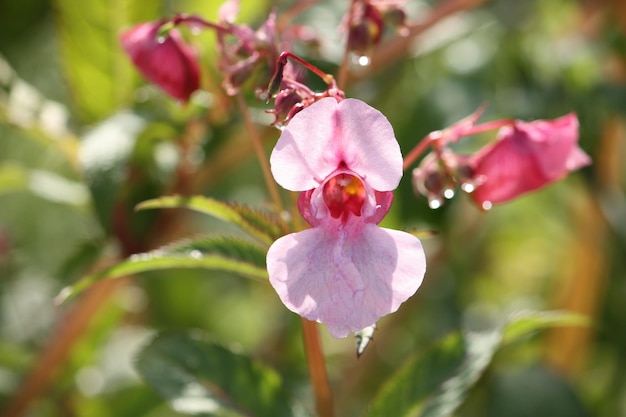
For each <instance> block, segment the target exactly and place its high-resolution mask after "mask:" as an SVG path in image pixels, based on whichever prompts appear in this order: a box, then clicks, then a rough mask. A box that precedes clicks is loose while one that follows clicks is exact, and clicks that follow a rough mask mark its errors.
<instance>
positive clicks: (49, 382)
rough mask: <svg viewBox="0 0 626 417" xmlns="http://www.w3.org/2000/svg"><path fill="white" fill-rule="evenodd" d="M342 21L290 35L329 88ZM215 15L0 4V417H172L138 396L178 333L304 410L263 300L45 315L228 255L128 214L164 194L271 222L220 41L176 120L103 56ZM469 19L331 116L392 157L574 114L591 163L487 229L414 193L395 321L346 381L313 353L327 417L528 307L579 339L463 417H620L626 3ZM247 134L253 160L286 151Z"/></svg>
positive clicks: (247, 296)
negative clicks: (414, 272)
mask: <svg viewBox="0 0 626 417" xmlns="http://www.w3.org/2000/svg"><path fill="white" fill-rule="evenodd" d="M293 3H294V1H279V2H266V1H253V0H249V1H243V4H242V12H241V14H240V21H242V22H249V23H250V24H251V25H252V26H253V27H255V26H256V25H258V24H260V23H261V22H262V21H263V20H264V18H265V16H267V13H268V11H269V10H270V9H271V7H272V6H276V7H277V8H278V10H279V12H280V11H281V10H285V9H287V8H288V7H289V6H290V5H292V4H293ZM347 3H348V2H347V1H344V2H339V1H320V2H318V3H317V4H315V5H313V6H312V7H310V8H309V9H307V10H306V12H304V13H303V14H302V15H301V16H298V18H297V22H298V23H302V24H307V25H309V26H311V27H312V28H313V29H314V30H315V31H316V32H317V33H318V36H319V40H320V47H319V49H318V50H317V51H313V50H310V49H307V48H306V47H296V51H297V52H298V53H301V54H302V55H303V56H304V57H306V58H308V59H310V60H311V61H312V62H315V63H316V64H317V65H319V66H320V67H322V68H323V69H324V70H325V71H329V72H333V71H336V69H337V66H338V62H339V61H340V57H341V45H342V44H341V39H342V38H341V33H340V32H339V31H338V30H337V27H338V25H339V23H340V19H341V16H342V14H343V13H344V11H345V9H346V8H347ZM440 3H444V2H443V1H442V2H440ZM450 3H454V4H470V3H472V2H467V1H466V2H462V1H453V2H450ZM474 3H476V2H474ZM437 4H439V3H438V2H436V1H428V2H425V1H414V0H410V1H409V2H408V4H407V9H408V11H409V17H410V18H411V20H413V21H416V20H419V19H420V18H422V17H423V16H425V15H427V13H428V8H429V7H431V6H434V5H437ZM218 7H219V2H214V1H206V0H184V1H183V0H181V1H173V0H170V1H166V0H163V1H160V2H159V1H151V2H146V1H139V0H126V1H125V0H112V1H111V0H109V1H105V0H91V1H78V0H57V1H49V0H25V1H21V2H17V1H14V2H11V1H8V0H0V54H1V55H0V410H5V411H6V413H7V415H13V416H17V415H24V416H42V417H47V416H50V417H57V416H59V417H61V416H63V417H66V416H90V417H98V416H116V417H125V416H128V417H131V416H133V417H135V416H166V415H167V416H170V415H176V413H175V412H174V411H172V410H171V409H169V408H168V407H167V406H166V405H165V404H164V402H163V401H162V400H161V399H160V398H159V397H158V396H157V395H156V393H155V392H154V391H153V390H152V389H151V388H150V387H147V386H145V385H144V384H143V383H142V382H141V381H140V380H139V378H138V377H137V374H136V372H135V371H134V370H133V366H132V363H133V355H134V354H135V352H136V351H137V349H139V347H140V346H142V345H143V344H145V343H146V341H147V340H148V339H149V337H150V336H151V335H152V334H154V332H155V331H156V330H162V329H187V328H199V329H204V330H206V331H207V332H209V333H210V334H212V335H215V338H216V339H217V340H220V341H222V342H223V343H225V344H227V345H236V346H239V347H240V349H242V350H243V351H246V352H249V353H251V354H252V356H254V357H256V358H259V359H260V360H262V361H263V362H265V363H267V364H269V365H271V366H273V367H274V368H276V369H277V370H278V371H279V373H280V374H281V375H283V377H284V378H285V380H286V383H287V385H288V386H289V387H290V390H292V391H294V392H297V393H299V394H300V395H302V396H303V397H304V398H305V406H307V407H310V402H311V401H312V400H311V393H310V387H309V385H308V384H309V382H308V377H307V371H306V364H305V361H304V352H303V349H302V343H301V339H300V338H301V336H300V330H299V320H298V319H297V316H295V315H294V314H292V313H290V312H288V311H287V310H286V309H285V308H284V307H283V306H282V305H281V304H280V302H279V300H278V298H277V297H276V295H275V294H274V292H273V290H272V289H271V287H270V286H268V285H262V284H259V283H256V282H252V281H248V280H245V279H244V278H240V277H233V276H229V275H227V274H219V273H208V272H206V271H195V270H175V271H164V272H158V273H150V274H143V275H141V276H137V277H133V278H132V279H130V278H129V279H123V280H118V281H110V282H105V283H102V285H97V286H95V287H94V288H92V290H91V291H89V292H87V293H85V294H83V295H82V296H81V297H79V298H78V299H76V300H74V301H72V302H70V303H68V304H64V305H62V306H56V305H55V304H54V301H53V299H54V297H55V296H56V295H57V294H58V292H59V291H60V290H61V289H62V288H63V287H65V286H66V285H68V284H71V283H73V282H75V281H76V280H77V279H78V278H79V277H80V276H81V275H83V274H85V273H87V272H89V271H93V270H95V269H97V268H100V267H102V266H104V265H107V264H109V263H111V262H114V261H115V260H118V259H120V258H122V257H125V256H129V255H131V254H133V253H137V252H141V251H145V250H149V249H152V248H155V247H158V246H159V245H162V244H164V243H167V242H170V241H173V240H176V239H179V238H182V237H184V236H189V235H196V234H200V233H205V232H211V233H218V234H219V233H233V228H232V227H230V226H228V225H225V224H223V223H220V222H218V221H213V220H211V219H207V218H206V217H202V216H199V215H196V214H190V213H183V212H178V211H176V212H175V213H173V212H168V213H162V212H159V211H155V212H145V213H144V212H141V213H134V212H133V207H134V205H135V204H136V203H138V202H140V201H143V200H146V199H148V198H153V197H156V196H159V195H164V194H170V193H173V192H177V193H181V194H189V193H197V194H204V195H209V196H212V197H216V198H220V199H225V200H231V201H238V202H243V203H247V204H250V205H253V206H258V207H265V206H266V205H267V203H268V200H269V198H268V196H267V193H266V192H265V190H264V186H263V183H262V176H261V174H260V168H259V164H258V162H257V161H256V160H255V159H254V155H253V152H252V147H251V145H250V143H249V139H248V137H247V134H246V131H245V128H244V126H243V122H242V118H241V116H240V115H239V114H238V112H237V111H236V109H235V106H234V103H233V102H232V100H231V99H230V98H229V97H227V96H226V95H225V94H224V93H223V92H222V91H221V90H220V87H219V84H220V82H221V80H220V78H219V74H218V72H217V69H216V64H215V49H214V47H213V41H214V37H213V35H212V34H202V35H200V36H191V34H189V33H187V34H186V35H190V36H189V39H190V42H192V43H193V44H194V45H195V46H196V47H198V49H199V50H201V51H202V55H201V56H202V59H203V66H204V68H203V70H204V74H203V76H204V78H203V83H204V84H203V86H204V88H205V90H206V91H205V92H202V93H198V94H196V96H195V97H194V99H193V100H192V103H191V104H190V105H188V106H186V107H181V106H179V105H178V104H176V103H174V102H173V101H172V100H170V99H169V98H167V97H165V96H164V94H162V93H160V92H159V91H157V90H156V89H155V88H154V87H152V86H149V85H146V83H145V81H143V80H142V79H141V77H140V76H139V75H138V74H137V73H136V71H135V70H134V69H133V68H132V67H131V65H130V63H129V60H128V59H127V57H126V56H124V55H123V53H122V51H121V48H120V46H119V43H118V40H117V39H118V35H119V33H120V31H121V30H122V29H124V28H128V27H129V26H131V25H132V24H134V23H138V22H141V21H146V20H153V19H156V18H159V17H161V16H170V15H172V14H173V13H176V12H188V13H199V14H201V15H202V16H204V17H205V18H207V19H209V20H215V19H216V16H217V8H218ZM466 8H467V10H465V11H462V12H459V13H455V14H453V15H451V16H450V17H448V18H446V19H444V20H442V21H441V22H439V23H438V24H436V25H434V26H433V27H432V28H430V29H429V30H427V31H425V32H424V33H423V34H422V35H421V36H419V37H418V38H417V39H416V42H415V44H414V45H412V46H411V47H410V48H408V49H407V50H406V51H404V53H403V54H400V55H398V56H396V57H395V58H394V59H393V60H389V61H386V62H377V61H376V54H374V56H373V58H374V61H373V64H372V66H371V67H369V68H354V70H355V74H356V75H355V77H354V80H353V82H351V83H350V85H349V87H348V88H347V91H346V92H347V95H349V96H351V97H356V98H360V99H363V100H366V101H367V102H368V103H369V104H371V105H372V106H374V107H376V108H378V109H380V110H381V111H382V112H383V113H384V114H385V115H386V116H387V117H388V118H389V120H390V121H391V123H392V124H393V126H394V129H395V130H396V136H397V138H398V140H399V141H400V144H401V147H402V150H403V152H404V153H407V152H408V151H409V150H410V149H411V148H412V147H413V146H414V145H415V144H416V143H417V142H418V141H419V140H420V139H421V138H422V137H424V136H425V135H426V134H427V133H429V132H430V131H432V130H437V129H441V128H443V127H445V126H448V125H450V124H451V123H453V122H455V121H456V120H458V119H460V118H462V117H464V116H466V115H468V114H470V113H472V112H473V111H474V110H475V109H476V108H477V107H478V106H480V105H481V104H483V103H487V104H488V108H487V111H486V113H485V115H484V116H483V118H482V120H485V121H487V120H494V119H499V118H519V119H528V120H531V119H539V118H544V119H547V118H554V117H557V116H560V115H563V114H565V113H567V112H570V111H575V112H576V113H577V114H578V117H579V119H580V124H581V129H580V133H581V137H580V144H581V147H582V148H583V149H584V150H585V151H586V152H587V153H589V154H590V155H591V156H592V158H593V161H594V163H593V165H591V166H590V167H587V168H585V169H583V170H582V171H580V172H577V173H574V174H572V175H570V177H568V178H567V179H565V180H564V181H561V182H559V183H557V184H554V185H552V186H550V187H548V188H546V189H544V190H541V191H539V192H536V193H533V194H531V195H528V196H524V197H522V198H520V199H518V200H516V201H514V202H512V203H510V204H506V205H502V206H496V207H495V208H494V209H492V210H491V211H489V212H486V213H484V212H481V211H479V210H478V209H477V208H475V207H474V206H473V205H472V203H471V201H470V199H469V198H468V197H467V196H466V195H462V194H461V193H459V195H457V197H455V198H454V199H453V200H451V201H449V202H447V203H446V205H445V206H444V207H443V208H441V209H438V210H435V211H433V210H430V209H429V208H428V205H427V201H426V199H425V198H423V197H415V196H414V194H413V192H412V189H411V184H410V175H406V176H405V178H404V179H403V181H402V183H401V186H400V188H399V190H398V192H397V193H396V199H395V204H394V207H393V208H392V212H391V213H390V215H389V216H388V218H387V219H386V220H385V224H386V225H387V226H389V227H395V228H400V229H414V228H415V229H420V230H424V231H427V233H424V235H425V236H426V237H425V238H424V244H425V248H426V252H427V257H428V271H427V275H426V278H425V282H424V284H423V286H422V288H421V289H420V290H419V291H418V293H417V294H416V295H415V296H414V297H413V298H411V299H410V300H409V301H408V302H407V303H406V304H405V305H404V306H403V307H402V308H401V309H400V311H399V312H398V313H396V314H394V315H392V316H390V317H386V318H384V319H383V320H381V322H380V323H379V331H378V333H377V335H376V337H375V341H374V342H373V345H372V346H370V348H369V349H368V351H367V352H366V354H365V355H364V356H363V357H362V358H361V359H360V360H359V361H356V360H355V358H354V342H353V340H352V339H350V338H348V339H342V340H334V339H332V338H330V337H327V335H326V334H325V333H324V331H323V332H322V333H323V334H324V336H325V337H324V345H325V350H326V355H327V358H328V367H329V373H330V377H331V384H332V386H333V389H334V391H335V394H336V407H337V410H338V415H342V416H343V415H347V416H350V415H358V414H359V413H360V411H361V410H362V409H363V408H364V401H365V400H366V399H368V398H370V397H371V396H372V394H373V393H374V392H376V390H377V389H378V388H379V387H380V385H381V383H382V381H384V379H385V378H386V377H387V376H389V375H390V374H391V373H392V372H393V370H394V369H395V368H397V367H398V366H399V365H400V364H401V363H402V362H403V361H404V360H405V359H406V358H407V357H408V356H409V355H410V354H411V353H412V352H415V351H419V350H423V349H425V348H426V347H428V346H429V345H431V344H432V343H434V341H436V340H438V339H439V338H441V337H443V336H444V335H446V334H447V333H448V332H450V331H452V330H454V329H459V328H466V329H471V330H480V329H483V328H489V327H490V326H492V325H493V324H494V323H497V322H499V321H500V320H501V319H502V318H503V317H506V316H507V315H509V314H510V313H513V312H516V311H520V310H528V309H532V310H547V309H568V310H572V311H576V312H580V313H583V314H586V315H589V316H590V317H591V318H592V321H593V325H592V326H590V327H589V328H576V329H574V328H562V329H554V330H551V331H549V332H545V333H542V335H540V336H538V337H533V338H532V339H530V340H528V341H526V342H524V343H520V344H516V345H514V346H511V347H508V348H506V349H504V350H503V351H501V352H499V353H498V355H497V356H496V358H495V360H494V363H493V364H492V366H491V367H490V368H489V370H488V371H487V373H486V374H485V375H483V377H482V379H481V381H480V383H479V384H478V386H477V388H476V389H475V390H473V391H472V393H471V395H470V397H469V399H468V401H466V403H465V404H464V405H463V407H462V408H461V409H460V410H459V411H458V412H457V415H458V416H520V417H522V416H529V417H530V416H539V417H541V416H546V417H553V416H568V417H571V416H606V417H614V416H621V415H626V372H624V371H625V370H626V332H625V331H624V329H625V326H626V303H625V302H624V300H626V280H625V279H624V278H625V275H626V256H624V255H625V254H626V198H625V194H624V192H625V184H626V168H625V166H626V164H624V163H623V162H622V161H624V160H626V141H625V139H626V88H625V82H626V37H625V35H626V3H624V2H623V1H621V0H588V1H574V0H493V1H487V2H485V3H484V4H480V5H477V6H476V7H466ZM247 99H248V101H249V105H250V107H251V110H252V115H253V117H255V118H257V119H258V120H259V123H260V124H261V126H264V125H265V126H266V125H267V123H268V120H269V121H271V118H268V117H267V116H266V115H265V114H264V113H263V110H264V109H266V108H267V106H265V105H264V104H263V103H262V102H261V101H259V100H256V99H255V98H254V96H253V94H252V93H250V94H247ZM261 132H262V134H263V138H264V140H265V143H266V145H267V151H268V154H269V150H270V149H271V146H272V144H273V143H274V141H275V140H276V138H277V137H278V134H279V132H278V131H277V130H275V129H271V128H269V127H267V128H266V127H261ZM490 139H493V135H491V136H490V135H484V136H483V137H481V138H476V139H474V141H470V142H469V143H468V145H467V146H468V149H475V148H476V147H477V146H478V145H479V143H481V141H484V140H490ZM285 199H287V194H285ZM10 410H12V411H10ZM9 412H11V413H13V414H9ZM0 413H1V412H0Z"/></svg>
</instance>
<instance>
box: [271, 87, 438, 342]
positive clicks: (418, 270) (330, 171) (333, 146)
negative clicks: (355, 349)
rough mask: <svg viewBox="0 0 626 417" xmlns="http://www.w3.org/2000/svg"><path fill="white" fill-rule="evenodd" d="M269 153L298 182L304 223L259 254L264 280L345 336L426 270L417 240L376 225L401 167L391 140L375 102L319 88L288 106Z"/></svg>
mask: <svg viewBox="0 0 626 417" xmlns="http://www.w3.org/2000/svg"><path fill="white" fill-rule="evenodd" d="M270 162H271V166H272V174H273V175H274V178H275V179H276V181H277V182H278V183H279V184H280V185H281V186H283V187H284V188H286V189H288V190H291V191H303V192H302V193H301V194H300V197H299V200H298V208H299V210H300V213H301V214H302V216H303V217H304V219H305V220H306V221H307V222H309V223H310V224H311V225H312V226H313V228H312V229H307V230H304V231H302V232H298V233H292V234H289V235H287V236H283V237H282V238H280V239H278V240H277V241H276V242H274V244H273V245H272V246H271V247H270V249H269V252H268V254H267V269H268V272H269V276H270V283H271V284H272V286H273V287H274V289H275V290H276V292H277V293H278V296H279V297H280V299H281V300H282V302H283V303H284V304H285V306H286V307H287V308H288V309H290V310H291V311H293V312H295V313H297V314H299V315H301V316H303V317H305V318H307V319H309V320H314V321H318V322H322V323H325V324H326V325H327V326H328V331H329V332H330V333H331V335H333V336H334V337H345V336H347V335H348V334H350V333H351V332H356V331H358V330H361V329H363V328H365V327H367V326H370V325H372V324H374V323H375V322H376V321H377V320H378V319H379V318H380V317H382V316H384V315H386V314H389V313H392V312H394V311H396V310H397V309H398V307H399V306H400V304H402V303H403V302H404V301H406V300H407V299H408V298H409V297H410V296H411V295H413V294H414V293H415V291H417V289H418V287H419V286H420V284H421V282H422V279H423V277H424V272H425V270H426V261H425V256H424V251H423V249H422V246H421V243H420V241H419V240H418V239H417V238H416V237H414V236H413V235H411V234H408V233H405V232H400V231H397V230H390V229H384V228H381V227H378V226H377V224H378V223H379V222H380V221H381V220H382V219H383V217H384V216H385V215H386V214H387V212H388V211H389V208H390V206H391V202H392V200H393V194H392V192H391V190H393V189H395V188H396V187H397V185H398V183H399V182H400V178H401V177H402V155H401V153H400V147H399V146H398V143H397V141H396V139H395V137H394V133H393V129H392V127H391V125H390V124H389V122H388V121H387V119H386V118H385V117H384V116H383V115H382V114H381V113H380V112H379V111H378V110H376V109H373V108H372V107H370V106H368V105H367V104H365V103H363V102H362V101H359V100H354V99H346V100H343V101H340V102H339V103H338V102H337V100H336V99H334V98H323V99H321V100H319V101H318V102H316V103H314V104H312V105H311V106H309V107H307V108H305V109H303V110H302V111H300V112H299V113H298V114H296V115H295V116H294V118H293V119H292V120H291V122H290V123H289V125H288V126H287V127H286V128H285V129H284V130H283V133H282V134H281V136H280V138H279V139H278V143H277V144H276V147H275V148H274V150H273V152H272V155H271V158H270Z"/></svg>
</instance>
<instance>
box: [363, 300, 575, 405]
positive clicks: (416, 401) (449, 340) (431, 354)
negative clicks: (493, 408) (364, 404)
mask: <svg viewBox="0 0 626 417" xmlns="http://www.w3.org/2000/svg"><path fill="white" fill-rule="evenodd" d="M585 323H586V321H585V320H584V318H582V317H581V316H579V315H576V314H573V313H569V312H559V311H550V312H541V313H538V312H525V313H521V314H517V315H515V316H514V317H512V318H511V319H510V320H509V321H507V322H506V323H505V324H504V325H503V326H502V327H500V328H498V329H495V330H492V331H487V332H480V333H476V332H466V333H459V332H457V333H453V334H451V335H450V336H448V337H446V338H445V339H443V340H442V341H440V342H439V343H437V344H436V345H434V346H433V347H431V348H430V349H428V350H427V351H425V352H423V353H421V354H418V355H417V356H414V357H413V358H411V359H410V360H409V361H408V362H407V363H406V364H405V365H404V366H403V367H402V368H400V370H399V371H398V372H397V373H396V374H395V375H393V376H392V377H391V378H390V379H389V380H388V381H387V382H386V383H385V384H384V385H383V387H382V389H381V390H380V392H379V393H378V394H377V395H376V397H375V398H374V400H373V401H372V403H371V405H370V407H369V409H368V410H367V412H366V413H365V416H366V417H378V416H380V417H383V416H394V417H410V416H411V417H412V416H420V417H445V416H450V415H452V414H453V413H454V411H455V410H456V409H457V408H458V407H459V406H460V405H461V404H462V403H463V401H464V400H465V398H466V396H467V394H468V393H469V391H470V390H471V388H472V387H473V386H474V385H475V384H476V382H477V381H478V380H479V378H480V376H481V375H482V373H483V372H484V370H485V369H486V368H487V367H488V366H489V364H490V363H491V360H492V358H493V355H494V354H495V353H496V351H497V350H498V349H499V348H500V347H501V346H503V345H504V344H506V343H511V342H514V341H516V340H520V339H522V338H523V337H525V336H527V335H528V334H531V333H533V332H536V331H538V330H542V329H546V328H549V327H553V326H571V325H583V324H585Z"/></svg>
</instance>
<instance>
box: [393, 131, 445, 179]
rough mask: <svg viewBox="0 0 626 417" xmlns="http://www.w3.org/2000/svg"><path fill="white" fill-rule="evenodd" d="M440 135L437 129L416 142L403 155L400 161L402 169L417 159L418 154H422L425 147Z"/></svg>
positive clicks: (405, 168) (404, 169)
mask: <svg viewBox="0 0 626 417" xmlns="http://www.w3.org/2000/svg"><path fill="white" fill-rule="evenodd" d="M440 137H441V131H440V130H437V131H434V132H431V133H429V134H428V135H426V137H425V138H424V139H422V140H421V141H420V143H418V144H417V145H416V146H415V148H413V149H411V152H409V153H408V154H407V156H405V157H404V162H403V163H402V170H403V171H406V170H407V169H408V168H409V167H410V166H411V164H412V163H413V162H415V160H416V159H417V157H418V156H420V155H421V154H423V153H424V152H425V151H426V149H428V147H429V146H430V145H431V144H432V143H433V141H434V140H437V139H438V138H440Z"/></svg>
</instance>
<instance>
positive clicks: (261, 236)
mask: <svg viewBox="0 0 626 417" xmlns="http://www.w3.org/2000/svg"><path fill="white" fill-rule="evenodd" d="M156 208H187V209H190V210H195V211H197V212H200V213H204V214H208V215H210V216H213V217H216V218H218V219H221V220H224V221H227V222H229V223H232V224H235V225H237V226H239V227H240V228H241V229H242V230H243V231H245V232H247V233H248V234H249V235H250V236H252V237H254V238H256V239H258V240H259V241H260V242H263V243H265V244H267V245H268V246H269V245H271V244H272V243H273V242H274V241H275V240H276V239H278V238H279V237H280V236H282V235H283V234H284V232H283V231H282V229H281V226H280V225H281V221H280V220H279V219H278V218H277V217H275V216H272V215H271V214H269V213H265V212H263V211H260V210H256V209H252V208H250V207H247V206H244V205H240V204H234V203H225V202H222V201H219V200H215V199H212V198H208V197H203V196H192V197H185V196H168V197H161V198H156V199H153V200H148V201H144V202H143V203H141V204H139V205H138V206H137V210H146V209H156Z"/></svg>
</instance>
